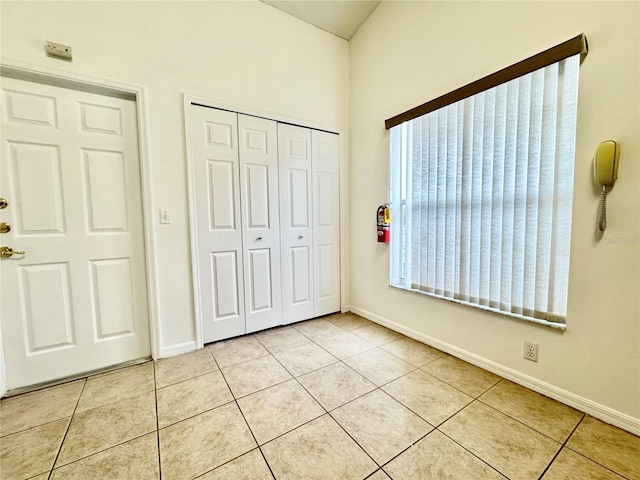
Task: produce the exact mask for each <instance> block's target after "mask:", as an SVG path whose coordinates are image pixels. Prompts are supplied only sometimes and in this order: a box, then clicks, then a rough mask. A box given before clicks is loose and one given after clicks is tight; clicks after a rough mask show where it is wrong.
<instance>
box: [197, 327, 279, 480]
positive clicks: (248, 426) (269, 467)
mask: <svg viewBox="0 0 640 480" xmlns="http://www.w3.org/2000/svg"><path fill="white" fill-rule="evenodd" d="M254 338H255V336H254ZM256 340H257V341H258V342H259V343H261V342H260V340H258V339H257V338H256ZM265 348H266V347H265ZM209 352H210V353H211V356H212V357H213V361H214V362H215V364H216V366H217V367H218V370H219V371H220V375H222V379H223V380H224V383H225V384H226V385H227V388H228V389H229V393H231V397H232V398H233V400H232V401H233V402H234V403H235V404H236V408H237V409H238V411H239V412H240V415H242V419H243V420H244V423H245V425H246V426H247V428H248V429H249V433H251V437H252V438H253V441H254V442H255V443H256V448H257V449H258V451H259V452H260V455H262V458H263V459H264V462H265V463H266V464H267V468H268V469H269V472H270V473H271V476H272V477H273V478H274V479H275V478H276V476H275V475H274V474H273V470H271V465H269V462H267V458H266V457H265V456H264V452H263V451H262V448H260V444H259V443H258V439H257V438H256V436H255V434H254V433H253V430H252V429H251V425H249V422H248V421H247V417H245V415H244V412H243V411H242V408H240V404H239V403H238V398H236V396H235V394H234V393H233V391H232V390H231V385H229V382H228V381H227V378H226V377H225V376H224V373H222V369H221V368H220V365H219V364H218V361H217V360H216V357H215V355H214V354H213V351H212V350H209ZM263 356H265V355H263ZM272 356H273V355H272ZM259 358H261V357H259ZM274 358H275V357H274ZM287 381H288V380H287ZM280 383H284V382H280ZM280 383H278V384H276V385H279V384H280ZM267 388H268V387H267ZM263 390H264V389H263ZM246 396H248V395H246ZM240 398H244V397H240ZM229 403H231V401H229V402H227V403H225V404H224V405H228V404H229ZM218 406H222V405H218ZM215 408H218V407H215ZM211 410H214V409H211ZM253 450H255V448H252V449H251V450H249V451H247V452H244V453H242V454H241V455H238V456H237V457H234V458H232V459H230V460H229V461H227V462H224V463H222V464H220V465H218V466H217V467H215V468H212V469H211V470H208V471H206V472H204V473H203V474H202V475H199V476H198V477H201V476H203V475H206V474H207V473H209V472H213V471H215V470H216V469H218V468H220V467H221V466H223V465H226V464H228V463H230V462H233V461H234V460H236V459H238V458H240V457H242V456H243V455H246V454H247V453H249V452H251V451H253ZM198 477H196V478H198Z"/></svg>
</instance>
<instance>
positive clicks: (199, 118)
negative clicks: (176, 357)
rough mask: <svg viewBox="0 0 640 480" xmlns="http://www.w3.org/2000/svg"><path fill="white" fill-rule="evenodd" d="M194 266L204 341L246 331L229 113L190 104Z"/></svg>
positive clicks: (232, 120) (232, 115)
mask: <svg viewBox="0 0 640 480" xmlns="http://www.w3.org/2000/svg"><path fill="white" fill-rule="evenodd" d="M191 118H192V121H193V130H192V132H193V133H192V137H193V138H192V144H193V168H194V182H195V183H194V184H195V197H196V198H195V205H196V229H197V243H198V248H197V250H198V252H197V257H198V258H197V268H198V270H199V272H198V276H199V279H200V291H199V295H200V309H201V315H202V323H203V333H204V342H205V343H208V342H213V341H215V340H220V339H223V338H229V337H233V336H237V335H242V334H243V333H245V332H246V327H245V316H244V292H243V271H242V223H241V218H240V194H239V192H240V189H239V186H240V180H239V165H238V142H237V138H238V128H237V121H238V119H237V115H236V114H235V113H231V112H226V111H222V110H215V109H212V108H206V107H199V106H196V105H193V106H192V117H191Z"/></svg>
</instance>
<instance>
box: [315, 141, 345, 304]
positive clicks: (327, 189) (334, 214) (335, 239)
mask: <svg viewBox="0 0 640 480" xmlns="http://www.w3.org/2000/svg"><path fill="white" fill-rule="evenodd" d="M311 147H312V148H311V151H312V155H311V165H312V168H311V173H312V178H313V279H314V281H313V285H314V295H313V299H314V316H316V317H319V316H320V315H327V314H329V313H334V312H337V311H339V310H340V181H339V172H340V164H339V137H338V135H336V134H334V133H327V132H321V131H318V130H312V131H311Z"/></svg>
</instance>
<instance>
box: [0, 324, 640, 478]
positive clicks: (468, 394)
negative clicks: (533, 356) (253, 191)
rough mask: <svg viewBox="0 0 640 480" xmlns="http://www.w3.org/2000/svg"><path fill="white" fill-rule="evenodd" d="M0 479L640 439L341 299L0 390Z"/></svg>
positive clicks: (431, 471)
mask: <svg viewBox="0 0 640 480" xmlns="http://www.w3.org/2000/svg"><path fill="white" fill-rule="evenodd" d="M0 478H1V479H3V480H14V479H35V480H45V479H55V480H60V479H81V480H87V479H101V480H103V479H118V480H120V479H135V480H145V479H158V478H162V479H165V480H172V479H192V478H199V479H202V480H214V479H232V480H237V479H239V480H241V479H273V478H276V479H278V480H283V479H284V480H286V479H294V480H300V479H323V480H324V479H331V480H343V479H344V480H349V479H353V480H361V479H365V478H366V479H371V480H385V479H386V480H389V479H390V478H391V479H393V480H403V479H428V478H458V479H485V478H486V479H500V478H502V479H504V478H509V479H539V478H542V479H545V480H556V479H572V480H573V479H580V480H583V479H621V478H627V479H635V480H638V479H640V438H638V437H636V436H634V435H632V434H630V433H627V432H625V431H622V430H620V429H617V428H615V427H612V426H610V425H607V424H605V423H603V422H601V421H599V420H596V419H594V418H592V417H589V416H586V415H584V414H583V413H581V412H578V411H576V410H574V409H572V408H570V407H567V406H566V405H563V404H561V403H558V402H556V401H554V400H551V399H549V398H546V397H544V396H542V395H539V394H537V393H534V392H532V391H531V390H528V389H526V388H523V387H521V386H519V385H516V384H513V383H511V382H509V381H507V380H504V379H501V378H500V377H497V376H496V375H493V374H491V373H489V372H487V371H485V370H482V369H480V368H478V367H474V366H472V365H469V364H468V363H465V362H463V361H461V360H458V359H456V358H454V357H451V356H449V355H447V354H444V353H442V352H440V351H438V350H435V349H433V348H431V347H428V346H426V345H424V344H422V343H420V342H416V341H414V340H412V339H409V338H406V337H403V336H402V335H399V334H398V333H395V332H392V331H390V330H388V329H386V328H384V327H382V326H379V325H375V324H373V323H371V322H369V321H367V320H365V319H363V318H361V317H358V316H356V315H353V314H342V315H340V314H337V315H332V316H328V317H324V318H321V319H315V320H310V321H307V322H301V323H298V324H294V325H291V326H287V327H279V328H276V329H272V330H268V331H265V332H261V333H257V334H255V335H247V336H244V337H240V338H236V339H232V340H227V341H223V342H217V343H214V344H211V345H209V346H207V347H206V348H204V349H202V350H199V351H196V352H193V353H190V354H187V355H182V356H179V357H174V358H169V359H165V360H160V361H158V362H148V363H145V364H142V365H137V366H134V367H128V368H123V369H120V370H116V371H113V372H109V373H105V374H102V375H96V376H92V377H89V378H86V379H81V380H76V381H73V382H70V383H66V384H63V385H59V386H56V387H51V388H47V389H44V390H39V391H36V392H32V393H28V394H24V395H20V396H16V397H12V398H8V399H5V400H2V402H1V403H0Z"/></svg>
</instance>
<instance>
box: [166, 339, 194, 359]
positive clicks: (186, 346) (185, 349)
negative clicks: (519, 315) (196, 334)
mask: <svg viewBox="0 0 640 480" xmlns="http://www.w3.org/2000/svg"><path fill="white" fill-rule="evenodd" d="M196 348H197V347H196V342H195V341H192V342H184V343H178V344H176V345H169V346H168V347H162V348H160V358H168V357H175V356H176V355H182V354H183V353H189V352H193V351H194V350H196Z"/></svg>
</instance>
